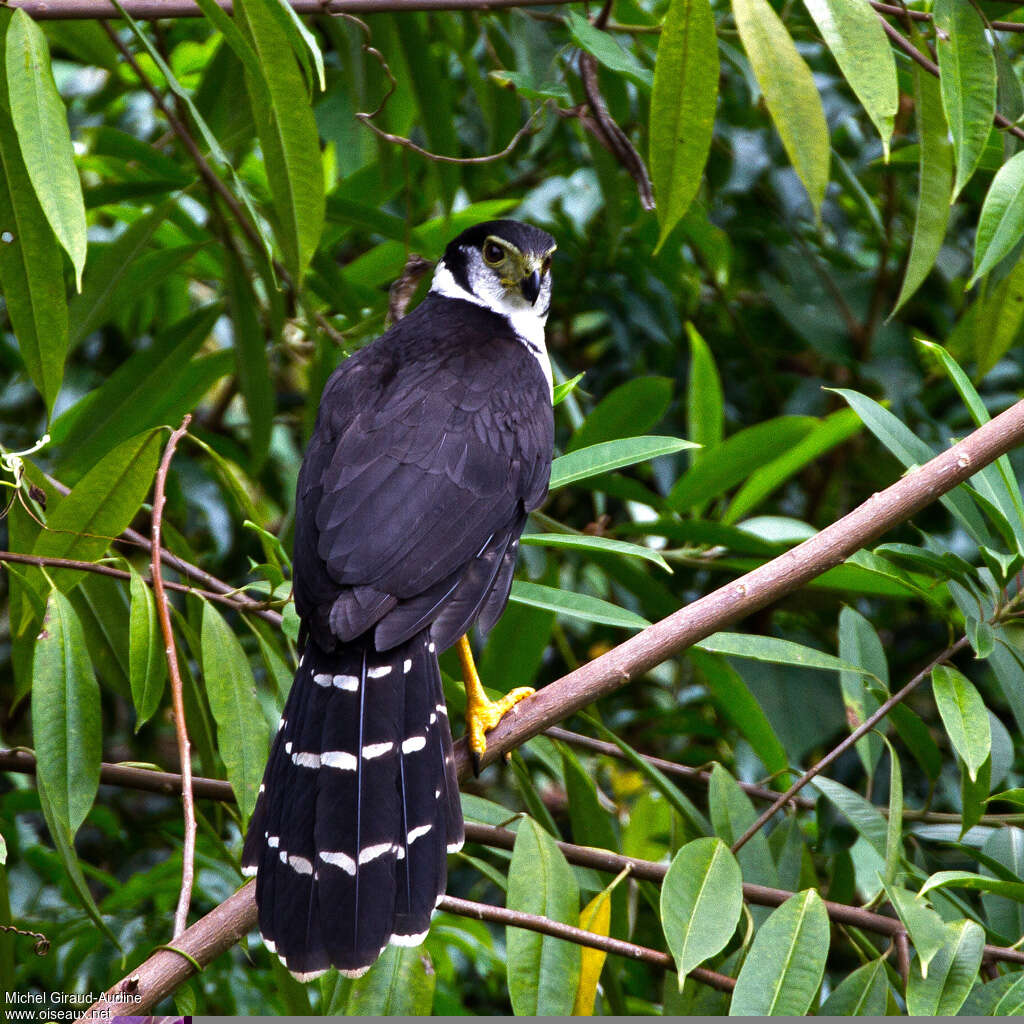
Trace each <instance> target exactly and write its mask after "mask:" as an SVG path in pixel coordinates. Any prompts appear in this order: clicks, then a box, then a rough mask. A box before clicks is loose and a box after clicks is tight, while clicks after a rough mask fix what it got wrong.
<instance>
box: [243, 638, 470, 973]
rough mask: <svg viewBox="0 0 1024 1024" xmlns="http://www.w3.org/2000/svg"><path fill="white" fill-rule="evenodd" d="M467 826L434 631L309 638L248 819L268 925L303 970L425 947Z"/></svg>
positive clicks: (273, 939)
mask: <svg viewBox="0 0 1024 1024" xmlns="http://www.w3.org/2000/svg"><path fill="white" fill-rule="evenodd" d="M462 841H463V824H462V811H461V807H460V803H459V791H458V785H457V782H456V778H455V764H454V758H453V756H452V736H451V730H450V729H449V726H448V715H447V711H446V710H445V703H444V694H443V691H442V689H441V673H440V669H439V668H438V664H437V655H436V654H435V653H434V651H433V644H431V643H430V642H429V637H428V635H427V633H426V632H423V633H420V634H418V635H417V636H415V637H413V638H412V639H411V640H409V641H408V642H407V643H404V644H401V645H400V646H398V647H395V648H394V649H392V650H389V651H384V652H378V651H376V650H375V649H374V648H373V646H372V644H369V645H367V644H365V643H356V644H352V645H349V646H344V647H339V648H338V649H337V650H335V651H333V652H331V653H326V652H325V651H323V650H321V649H320V648H319V647H318V646H317V645H316V644H315V643H314V642H313V641H312V640H310V641H308V642H307V644H306V648H305V651H304V652H303V657H302V659H301V661H300V663H299V670H298V673H297V674H296V676H295V682H294V683H293V684H292V689H291V693H290V694H289V696H288V702H287V704H286V705H285V709H284V715H283V716H282V718H281V725H280V727H279V729H278V733H277V737H276V738H275V740H274V743H273V746H272V748H271V751H270V758H269V760H268V762H267V768H266V772H265V773H264V776H263V785H262V786H261V787H260V796H259V799H258V801H257V803H256V810H255V812H254V813H253V817H252V820H251V822H250V824H249V832H248V835H247V836H246V840H245V849H244V850H243V853H242V870H243V871H244V872H245V873H246V874H249V875H253V874H255V875H256V902H257V904H258V906H259V926H260V933H261V934H262V936H263V940H264V942H265V943H266V945H267V947H268V948H269V949H270V950H272V951H274V952H276V953H277V955H278V956H279V957H280V958H281V961H282V962H283V963H284V965H285V966H286V967H287V968H288V969H289V970H290V971H291V972H292V973H293V974H294V975H296V977H298V978H300V980H308V979H309V978H310V977H315V976H316V975H317V974H320V973H322V972H323V971H325V970H326V969H327V968H328V967H330V966H332V965H333V966H335V967H337V968H338V969H339V970H341V971H342V972H344V973H348V974H350V975H352V976H358V975H360V974H362V973H363V972H364V971H366V970H367V969H368V968H369V967H370V965H371V964H373V962H374V961H375V960H376V959H377V957H378V956H379V955H380V954H381V952H382V951H383V949H384V947H385V946H386V945H387V944H388V943H389V942H390V943H395V944H398V945H413V946H414V945H418V944H419V943H420V942H422V941H423V939H424V937H425V936H426V933H427V930H428V929H429V927H430V915H431V913H432V911H433V910H434V907H435V906H436V905H437V902H438V900H439V899H440V897H441V896H442V895H443V894H444V891H445V883H446V880H447V854H448V853H449V852H451V851H454V850H457V849H459V848H460V847H461V846H462Z"/></svg>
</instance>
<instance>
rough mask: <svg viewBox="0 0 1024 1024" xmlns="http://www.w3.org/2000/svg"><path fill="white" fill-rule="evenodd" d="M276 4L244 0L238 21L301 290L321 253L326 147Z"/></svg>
mask: <svg viewBox="0 0 1024 1024" xmlns="http://www.w3.org/2000/svg"><path fill="white" fill-rule="evenodd" d="M275 6H276V4H275V0H239V3H238V5H237V7H236V8H235V17H236V18H238V21H239V27H240V28H241V29H242V32H243V33H244V34H245V36H246V38H247V39H248V41H249V44H250V46H251V47H252V48H253V49H254V50H255V51H256V54H257V56H258V58H259V65H260V75H259V76H256V75H254V74H252V72H250V71H248V70H247V71H246V77H245V82H246V87H247V88H248V90H249V97H250V100H251V101H252V108H253V114H254V116H255V118H256V131H257V134H258V135H259V140H260V148H261V149H262V151H263V159H264V161H265V164H266V169H267V180H268V181H269V183H270V192H271V195H272V196H273V198H274V212H275V214H276V227H277V238H278V242H279V243H280V245H281V250H282V252H283V253H284V262H285V265H286V266H287V267H288V271H289V273H290V274H291V276H292V279H293V281H294V282H295V284H296V286H298V284H299V282H300V281H301V280H302V275H303V274H304V273H305V270H306V267H307V266H308V265H309V261H310V259H311V258H312V256H313V253H314V252H315V251H316V247H317V244H318V243H319V241H320V234H321V232H322V230H323V225H324V215H325V201H324V173H323V164H322V162H321V159H320V141H319V136H318V135H317V128H316V121H315V120H314V118H313V110H312V108H311V107H310V105H309V103H308V102H306V101H305V99H304V97H305V92H306V90H305V86H304V85H303V82H302V76H301V74H300V73H299V68H298V66H297V65H296V63H295V55H294V53H293V52H292V48H291V46H290V45H289V43H288V36H287V34H286V33H285V32H284V31H283V30H282V28H281V26H280V24H279V23H278V21H277V18H276V17H275V15H274V12H273V7H275Z"/></svg>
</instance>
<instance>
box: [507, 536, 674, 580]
mask: <svg viewBox="0 0 1024 1024" xmlns="http://www.w3.org/2000/svg"><path fill="white" fill-rule="evenodd" d="M520 543H521V544H525V545H526V546H527V547H544V548H572V549H576V550H579V551H600V552H602V553H605V554H612V555H628V556H629V557H631V558H643V559H644V560H645V561H648V562H653V563H654V564H655V565H657V566H659V567H660V568H662V569H664V570H665V571H666V572H671V571H672V568H671V566H670V565H669V564H668V562H666V561H665V559H664V557H663V556H662V554H661V552H660V551H655V550H654V548H648V547H645V546H644V545H643V544H630V543H629V542H628V541H624V540H613V539H612V538H611V537H596V536H595V537H592V536H591V535H590V534H586V533H524V534H523V536H522V537H521V538H520Z"/></svg>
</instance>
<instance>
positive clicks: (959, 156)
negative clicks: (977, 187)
mask: <svg viewBox="0 0 1024 1024" xmlns="http://www.w3.org/2000/svg"><path fill="white" fill-rule="evenodd" d="M933 17H934V19H935V28H936V30H937V31H936V36H937V42H936V49H937V50H938V56H939V70H940V72H941V77H940V80H939V81H940V85H941V88H942V104H943V106H944V107H945V110H946V119H947V120H948V121H949V128H950V131H951V132H952V133H953V148H954V152H955V154H956V184H955V185H954V186H953V197H954V198H955V197H956V196H958V195H959V194H960V190H961V189H962V188H963V187H964V185H966V184H967V182H968V181H969V180H970V178H971V175H973V174H974V171H975V169H976V168H977V166H978V162H979V161H980V160H981V154H982V151H983V150H984V148H985V143H986V142H987V141H988V136H989V132H991V130H992V118H993V116H994V115H995V112H996V61H995V57H994V56H993V54H992V47H991V45H990V44H989V41H988V39H987V38H986V35H985V31H986V30H985V22H984V21H983V20H982V17H981V15H980V14H979V13H978V10H977V8H975V6H974V5H973V4H970V3H966V4H965V3H961V0H935V9H934V12H933Z"/></svg>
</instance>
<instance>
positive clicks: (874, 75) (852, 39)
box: [804, 0, 900, 160]
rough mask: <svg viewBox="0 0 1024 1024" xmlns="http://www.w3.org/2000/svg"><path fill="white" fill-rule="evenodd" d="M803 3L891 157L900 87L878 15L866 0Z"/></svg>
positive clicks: (893, 60)
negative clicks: (891, 143)
mask: <svg viewBox="0 0 1024 1024" xmlns="http://www.w3.org/2000/svg"><path fill="white" fill-rule="evenodd" d="M804 6H805V7H806V8H807V10H808V11H810V14H811V17H812V18H813V19H814V23H815V24H816V25H817V26H818V31H819V32H820V33H821V35H822V38H823V39H824V40H825V42H826V43H827V44H828V48H829V49H830V50H831V51H832V56H833V57H835V59H836V63H837V64H838V65H839V68H840V70H841V71H842V72H843V75H844V76H845V78H846V80H847V82H849V83H850V88H851V89H853V91H854V92H855V93H856V94H857V99H859V100H860V102H861V104H862V105H863V106H864V109H865V110H866V111H867V114H868V117H870V118H871V120H872V121H873V122H874V125H875V127H876V128H877V129H878V134H879V135H881V137H882V149H883V150H884V152H885V159H886V160H888V159H889V139H890V138H891V137H892V130H893V123H894V121H895V118H896V111H897V109H898V108H899V103H900V90H899V84H898V83H897V81H896V60H895V58H894V57H893V52H892V47H891V46H890V45H889V40H888V39H887V38H886V35H885V31H884V30H883V28H882V26H881V24H880V22H879V19H878V16H877V15H876V14H875V12H874V11H872V10H871V8H870V6H869V5H868V4H867V3H866V2H864V0H804Z"/></svg>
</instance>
